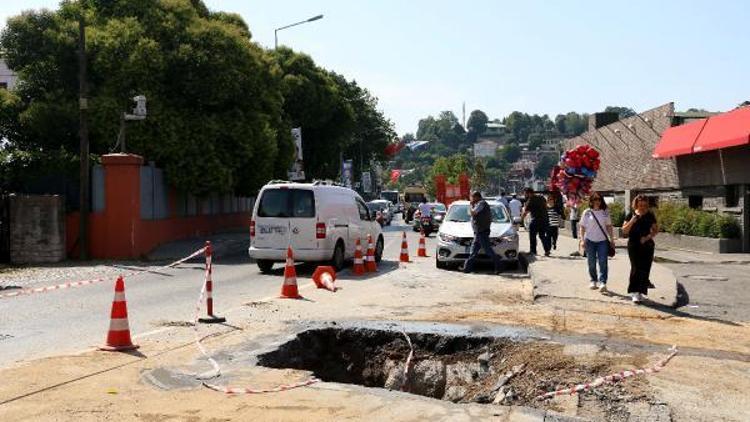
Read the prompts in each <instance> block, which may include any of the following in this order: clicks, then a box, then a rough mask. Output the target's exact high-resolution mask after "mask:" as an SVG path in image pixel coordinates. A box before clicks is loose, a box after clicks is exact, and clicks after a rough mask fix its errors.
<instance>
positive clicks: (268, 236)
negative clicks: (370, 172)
mask: <svg viewBox="0 0 750 422" xmlns="http://www.w3.org/2000/svg"><path fill="white" fill-rule="evenodd" d="M368 234H370V235H372V238H373V240H374V241H375V242H376V244H375V260H376V261H378V262H379V261H380V259H381V257H382V256H383V235H382V231H381V228H380V225H379V224H378V223H377V222H376V221H375V217H374V216H373V215H372V214H371V213H370V211H369V210H368V208H367V205H366V204H365V201H363V200H362V198H361V197H360V196H359V194H357V192H355V191H353V190H351V189H348V188H345V187H342V186H334V185H331V184H327V183H325V182H315V183H289V182H271V183H269V184H267V185H266V186H264V187H263V188H262V189H261V191H260V193H259V194H258V200H257V201H256V203H255V208H254V209H253V216H252V219H251V221H250V247H249V249H248V254H249V255H250V258H253V259H255V260H257V263H258V267H259V268H260V270H261V272H263V273H267V272H269V271H271V269H272V268H273V264H274V263H276V262H284V261H285V260H286V251H287V246H291V247H292V249H293V251H294V260H295V261H297V262H321V261H330V262H331V263H332V265H333V266H334V267H336V269H337V270H340V269H342V268H343V267H344V264H345V262H346V261H347V260H349V259H351V258H353V257H354V249H355V243H356V240H357V238H360V239H362V240H364V239H366V237H367V235H368Z"/></svg>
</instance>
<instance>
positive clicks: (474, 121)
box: [466, 110, 490, 136]
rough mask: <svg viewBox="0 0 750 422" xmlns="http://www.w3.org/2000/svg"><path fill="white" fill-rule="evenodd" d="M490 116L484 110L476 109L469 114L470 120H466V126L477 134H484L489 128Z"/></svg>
mask: <svg viewBox="0 0 750 422" xmlns="http://www.w3.org/2000/svg"><path fill="white" fill-rule="evenodd" d="M489 120H490V119H489V118H488V117H487V115H486V114H485V113H484V112H483V111H482V110H474V111H472V112H471V114H470V115H469V121H468V122H466V128H467V129H468V130H469V132H472V133H474V134H475V135H476V136H479V135H481V134H483V133H484V132H485V131H486V130H487V122H489Z"/></svg>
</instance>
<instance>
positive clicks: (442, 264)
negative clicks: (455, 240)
mask: <svg viewBox="0 0 750 422" xmlns="http://www.w3.org/2000/svg"><path fill="white" fill-rule="evenodd" d="M435 267H437V268H438V269H441V270H444V269H446V268H448V263H447V262H443V261H441V260H439V259H437V257H436V258H435Z"/></svg>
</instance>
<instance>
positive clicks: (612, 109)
mask: <svg viewBox="0 0 750 422" xmlns="http://www.w3.org/2000/svg"><path fill="white" fill-rule="evenodd" d="M604 112H605V113H617V114H618V115H619V116H620V118H621V119H624V118H626V117H631V116H635V115H636V113H635V110H633V109H632V108H630V107H620V106H607V108H605V109H604Z"/></svg>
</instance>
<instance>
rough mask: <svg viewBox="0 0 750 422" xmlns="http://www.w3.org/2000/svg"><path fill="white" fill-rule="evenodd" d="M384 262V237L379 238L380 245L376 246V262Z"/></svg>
mask: <svg viewBox="0 0 750 422" xmlns="http://www.w3.org/2000/svg"><path fill="white" fill-rule="evenodd" d="M382 260H383V236H380V237H378V243H376V244H375V262H377V263H378V264H380V261H382Z"/></svg>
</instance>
